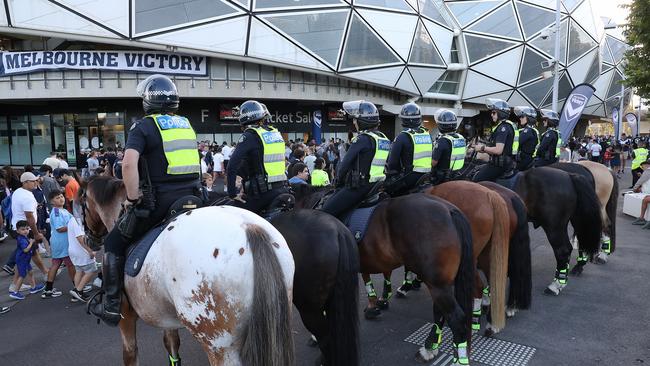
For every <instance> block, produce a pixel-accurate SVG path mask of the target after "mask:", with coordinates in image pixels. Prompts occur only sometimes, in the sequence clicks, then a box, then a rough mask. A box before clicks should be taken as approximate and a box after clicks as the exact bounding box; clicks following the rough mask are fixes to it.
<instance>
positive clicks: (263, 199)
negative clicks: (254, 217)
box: [230, 187, 289, 214]
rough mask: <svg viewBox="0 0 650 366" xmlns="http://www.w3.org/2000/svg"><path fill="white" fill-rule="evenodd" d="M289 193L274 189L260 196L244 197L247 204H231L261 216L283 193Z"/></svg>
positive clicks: (234, 202)
mask: <svg viewBox="0 0 650 366" xmlns="http://www.w3.org/2000/svg"><path fill="white" fill-rule="evenodd" d="M288 192H289V191H288V190H287V188H284V187H282V188H276V189H272V190H270V191H268V192H265V193H262V194H258V195H254V196H253V195H245V196H244V201H246V203H243V202H241V201H233V202H231V203H230V205H231V206H236V207H239V208H243V209H246V210H248V211H251V212H254V213H256V214H259V213H260V212H262V210H264V209H265V208H267V207H269V205H270V204H271V202H273V200H274V199H275V197H277V196H279V195H281V194H282V193H288Z"/></svg>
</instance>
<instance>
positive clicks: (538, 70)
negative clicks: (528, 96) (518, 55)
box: [518, 48, 546, 84]
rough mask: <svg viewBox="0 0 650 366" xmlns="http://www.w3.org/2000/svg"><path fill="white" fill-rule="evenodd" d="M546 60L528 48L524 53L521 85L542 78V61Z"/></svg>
mask: <svg viewBox="0 0 650 366" xmlns="http://www.w3.org/2000/svg"><path fill="white" fill-rule="evenodd" d="M545 60H546V59H545V58H544V57H542V56H540V55H539V54H537V53H536V52H534V51H533V50H531V49H529V48H526V52H525V53H524V62H522V65H521V74H520V75H519V83H518V84H525V83H526V82H528V81H531V80H535V79H537V78H539V77H541V76H542V72H543V71H544V69H542V65H541V63H542V61H545Z"/></svg>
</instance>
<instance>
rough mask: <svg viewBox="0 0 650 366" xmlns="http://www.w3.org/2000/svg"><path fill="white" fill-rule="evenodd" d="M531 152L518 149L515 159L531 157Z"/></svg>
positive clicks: (521, 159) (520, 159)
mask: <svg viewBox="0 0 650 366" xmlns="http://www.w3.org/2000/svg"><path fill="white" fill-rule="evenodd" d="M532 158H533V153H528V152H526V151H519V152H518V153H517V161H523V160H524V159H532Z"/></svg>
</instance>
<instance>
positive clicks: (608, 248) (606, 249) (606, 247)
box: [600, 239, 612, 255]
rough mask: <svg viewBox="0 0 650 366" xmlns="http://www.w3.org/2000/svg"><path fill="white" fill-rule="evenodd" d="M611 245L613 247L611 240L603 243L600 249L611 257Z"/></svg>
mask: <svg viewBox="0 0 650 366" xmlns="http://www.w3.org/2000/svg"><path fill="white" fill-rule="evenodd" d="M611 245H612V240H611V239H607V240H603V242H602V243H601V245H600V249H601V250H602V251H603V253H605V254H607V255H609V254H610V253H611Z"/></svg>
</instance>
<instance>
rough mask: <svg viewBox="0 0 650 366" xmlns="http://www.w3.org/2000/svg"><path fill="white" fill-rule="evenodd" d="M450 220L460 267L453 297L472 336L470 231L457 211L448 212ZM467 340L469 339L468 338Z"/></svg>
mask: <svg viewBox="0 0 650 366" xmlns="http://www.w3.org/2000/svg"><path fill="white" fill-rule="evenodd" d="M450 214H451V220H452V222H453V224H454V227H455V228H456V233H457V234H458V239H459V240H460V245H461V255H460V265H459V268H458V273H457V274H456V279H455V280H454V296H455V297H456V302H458V305H460V307H461V309H463V313H464V314H465V319H466V321H467V322H466V327H467V332H468V333H467V334H468V335H470V334H472V303H473V301H474V282H475V281H474V268H475V266H474V249H473V248H474V247H473V244H472V229H471V228H470V226H469V222H468V221H467V218H465V215H463V213H462V212H460V211H459V210H458V209H452V210H450ZM468 340H469V337H468Z"/></svg>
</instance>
